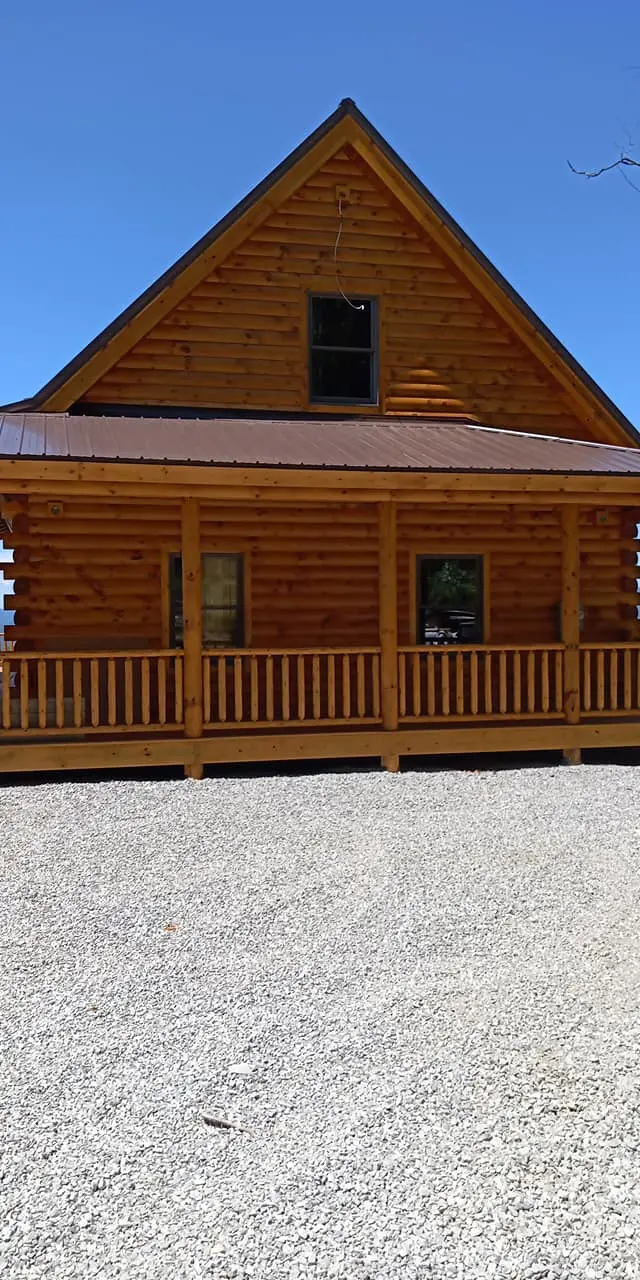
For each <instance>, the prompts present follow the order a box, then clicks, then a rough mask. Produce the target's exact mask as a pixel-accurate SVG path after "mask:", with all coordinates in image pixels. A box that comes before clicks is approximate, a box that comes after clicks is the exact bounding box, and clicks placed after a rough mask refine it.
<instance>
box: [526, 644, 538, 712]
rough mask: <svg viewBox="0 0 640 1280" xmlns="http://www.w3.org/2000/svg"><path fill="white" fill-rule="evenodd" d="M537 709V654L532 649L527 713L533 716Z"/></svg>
mask: <svg viewBox="0 0 640 1280" xmlns="http://www.w3.org/2000/svg"><path fill="white" fill-rule="evenodd" d="M535 709H536V654H535V650H534V649H532V651H531V653H529V654H528V655H527V711H528V712H529V715H532V714H533V712H534V711H535Z"/></svg>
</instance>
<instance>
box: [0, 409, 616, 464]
mask: <svg viewBox="0 0 640 1280" xmlns="http://www.w3.org/2000/svg"><path fill="white" fill-rule="evenodd" d="M0 458H7V459H9V458H12V459H24V460H25V461H26V460H28V459H40V460H49V461H56V460H57V461H63V460H64V461H75V462H140V461H143V462H148V463H150V464H166V463H174V464H176V463H177V464H180V463H192V464H194V463H195V464H199V465H206V466H217V467H239V466H241V467H263V468H264V467H269V468H274V467H275V468H282V469H291V470H300V469H309V470H326V471H378V472H380V471H399V472H411V471H419V472H426V471H432V472H443V473H447V472H456V473H461V472H469V473H498V474H499V473H514V474H526V475H530V474H540V475H555V474H562V475H567V474H568V473H573V474H575V475H640V450H639V449H633V448H622V447H618V446H614V445H601V444H593V443H590V442H586V441H585V442H583V441H574V440H566V439H560V438H558V437H551V436H540V435H526V434H523V433H519V432H518V433H516V432H512V431H501V430H497V429H494V428H490V427H483V426H478V425H477V424H473V423H469V422H460V421H452V420H438V421H435V420H432V419H429V420H425V419H422V420H416V419H400V418H393V419H389V418H384V419H382V418H353V417H350V418H346V419H344V418H337V417H326V418H322V417H319V416H317V415H314V416H313V417H312V418H310V417H299V418H264V417H263V418H257V417H256V418H248V417H211V418H190V419H180V418H164V417H157V418H149V417H107V416H95V417H93V416H88V415H75V416H74V415H69V414H65V413H48V414H47V413H5V414H0Z"/></svg>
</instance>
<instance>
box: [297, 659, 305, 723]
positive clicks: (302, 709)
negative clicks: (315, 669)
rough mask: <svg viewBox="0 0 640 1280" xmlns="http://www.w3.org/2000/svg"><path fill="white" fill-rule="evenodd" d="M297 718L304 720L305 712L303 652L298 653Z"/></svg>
mask: <svg viewBox="0 0 640 1280" xmlns="http://www.w3.org/2000/svg"><path fill="white" fill-rule="evenodd" d="M297 666H298V720H304V719H305V717H306V714H307V690H306V687H305V681H306V672H305V661H304V654H303V653H299V654H298V663H297Z"/></svg>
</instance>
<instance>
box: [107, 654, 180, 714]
mask: <svg viewBox="0 0 640 1280" xmlns="http://www.w3.org/2000/svg"><path fill="white" fill-rule="evenodd" d="M109 715H111V711H109ZM166 723H167V659H166V658H158V724H166ZM109 724H111V720H109Z"/></svg>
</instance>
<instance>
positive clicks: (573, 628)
mask: <svg viewBox="0 0 640 1280" xmlns="http://www.w3.org/2000/svg"><path fill="white" fill-rule="evenodd" d="M561 511H562V597H561V631H560V634H561V638H562V643H563V645H564V690H563V694H564V696H563V704H564V714H565V719H566V721H567V723H568V724H578V722H579V720H580V541H579V526H580V508H579V507H578V506H577V505H574V504H573V503H565V504H564V505H563V506H562V508H561ZM581 754H582V753H581V751H580V748H579V747H571V748H569V749H568V750H566V751H564V752H563V755H564V759H565V761H566V762H567V764H579V763H580V759H581Z"/></svg>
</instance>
